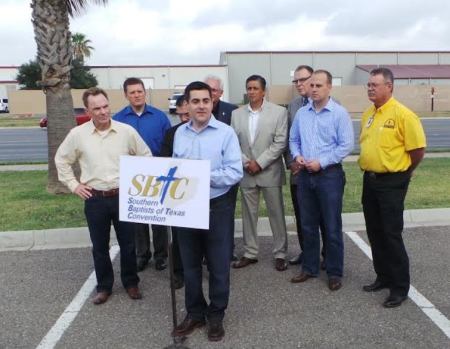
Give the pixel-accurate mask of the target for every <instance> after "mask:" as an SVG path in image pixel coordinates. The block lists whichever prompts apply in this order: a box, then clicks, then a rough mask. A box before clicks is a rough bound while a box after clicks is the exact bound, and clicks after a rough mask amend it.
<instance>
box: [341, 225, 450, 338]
mask: <svg viewBox="0 0 450 349" xmlns="http://www.w3.org/2000/svg"><path fill="white" fill-rule="evenodd" d="M345 234H347V236H348V237H349V238H350V239H352V241H353V242H354V243H355V244H356V246H358V247H359V248H360V249H361V250H362V251H363V252H364V253H365V254H366V256H367V257H369V258H370V260H372V250H371V249H370V247H369V245H367V243H366V242H365V241H364V240H363V239H361V237H360V236H359V235H358V234H357V233H356V232H353V231H350V232H345ZM408 296H409V298H411V300H412V301H413V302H414V303H416V305H417V306H418V307H419V308H420V309H421V310H422V311H423V312H424V313H425V315H427V316H428V317H429V318H430V319H431V321H433V322H434V324H435V325H436V326H437V327H439V328H440V329H441V331H442V332H444V334H445V335H446V336H447V338H450V320H449V319H447V318H446V317H445V315H444V314H442V313H441V312H440V311H439V310H438V309H437V308H436V307H435V306H434V305H433V303H431V302H430V301H429V300H428V299H426V298H425V296H424V295H422V294H421V293H420V292H419V291H417V289H416V288H415V287H414V286H413V285H411V286H410V290H409V294H408Z"/></svg>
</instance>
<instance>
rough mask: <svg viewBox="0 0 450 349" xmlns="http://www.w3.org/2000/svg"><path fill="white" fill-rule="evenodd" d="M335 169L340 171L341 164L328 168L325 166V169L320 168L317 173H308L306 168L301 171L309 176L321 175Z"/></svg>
mask: <svg viewBox="0 0 450 349" xmlns="http://www.w3.org/2000/svg"><path fill="white" fill-rule="evenodd" d="M337 169H342V164H340V163H339V164H332V165H330V166H327V167H325V168H321V169H320V170H319V171H317V172H309V171H308V170H307V169H306V168H305V169H303V170H302V171H304V172H306V173H308V174H310V175H320V174H322V173H326V172H328V171H332V170H337Z"/></svg>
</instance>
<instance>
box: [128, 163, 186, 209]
mask: <svg viewBox="0 0 450 349" xmlns="http://www.w3.org/2000/svg"><path fill="white" fill-rule="evenodd" d="M177 169H178V167H177V166H175V167H172V168H170V169H169V171H168V173H167V175H162V176H147V175H143V174H137V175H135V176H134V177H133V178H132V180H131V187H130V188H129V189H128V194H129V195H131V196H145V197H158V196H159V198H160V199H159V202H160V203H161V204H163V203H164V200H165V199H166V197H167V195H169V197H170V198H171V199H172V200H181V199H183V197H184V194H185V191H186V187H187V185H188V184H189V179H188V178H177V177H175V172H176V171H177Z"/></svg>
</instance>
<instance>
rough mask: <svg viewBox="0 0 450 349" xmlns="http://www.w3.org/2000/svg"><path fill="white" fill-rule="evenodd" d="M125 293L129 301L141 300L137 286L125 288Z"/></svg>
mask: <svg viewBox="0 0 450 349" xmlns="http://www.w3.org/2000/svg"><path fill="white" fill-rule="evenodd" d="M127 293H128V296H129V297H130V298H131V299H134V300H136V299H141V298H142V293H141V292H140V291H139V288H138V287H137V286H133V287H128V288H127Z"/></svg>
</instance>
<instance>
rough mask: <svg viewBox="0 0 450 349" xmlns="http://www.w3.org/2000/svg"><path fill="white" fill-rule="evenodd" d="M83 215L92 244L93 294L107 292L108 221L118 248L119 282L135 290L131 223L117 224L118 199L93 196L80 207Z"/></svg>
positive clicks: (110, 280) (136, 279)
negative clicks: (112, 228) (114, 234)
mask: <svg viewBox="0 0 450 349" xmlns="http://www.w3.org/2000/svg"><path fill="white" fill-rule="evenodd" d="M84 213H85V215H86V220H87V224H88V228H89V234H90V236H91V241H92V254H93V256H94V268H95V274H96V276H97V292H100V291H106V292H111V290H112V286H113V283H114V273H113V268H112V264H111V259H110V257H109V239H110V231H111V221H112V223H113V225H114V229H115V231H116V235H117V241H118V242H119V246H120V278H121V280H122V284H123V287H125V288H128V287H132V286H137V284H138V283H139V277H138V275H137V270H136V252H135V245H134V226H133V223H128V222H121V221H119V196H118V195H117V196H113V197H96V196H93V197H91V198H90V199H88V200H86V201H85V203H84Z"/></svg>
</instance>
